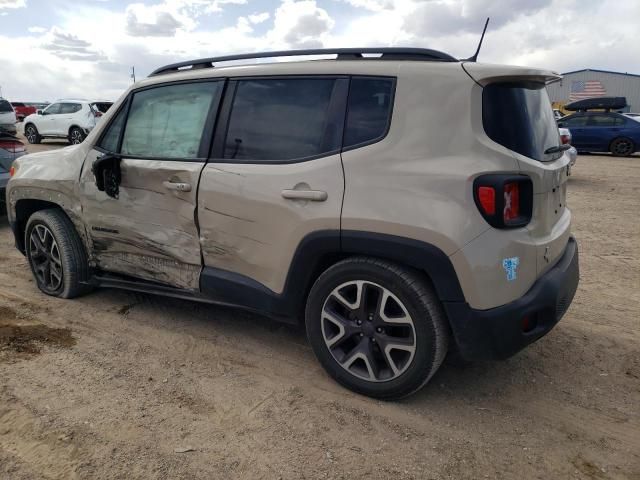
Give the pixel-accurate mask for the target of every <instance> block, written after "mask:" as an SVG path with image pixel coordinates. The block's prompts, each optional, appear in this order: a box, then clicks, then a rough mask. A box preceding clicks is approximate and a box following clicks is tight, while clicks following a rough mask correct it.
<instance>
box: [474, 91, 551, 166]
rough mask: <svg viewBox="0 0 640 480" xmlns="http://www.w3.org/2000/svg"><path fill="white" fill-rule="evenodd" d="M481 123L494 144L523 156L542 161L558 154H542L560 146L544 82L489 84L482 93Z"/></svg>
mask: <svg viewBox="0 0 640 480" xmlns="http://www.w3.org/2000/svg"><path fill="white" fill-rule="evenodd" d="M482 123H483V125H484V130H485V132H486V133H487V135H488V136H489V138H491V140H493V141H494V142H497V143H499V144H500V145H503V146H505V147H506V148H508V149H509V150H513V151H514V152H517V153H520V154H522V155H524V156H526V157H529V158H533V159H534V160H539V161H541V162H546V161H550V160H556V159H558V158H560V157H561V156H562V152H557V153H553V154H545V153H544V151H545V150H546V149H548V148H550V147H556V146H558V145H560V136H559V134H558V125H557V124H556V120H555V118H554V115H553V109H552V108H551V102H550V101H549V96H548V95H547V89H546V88H545V86H544V83H538V82H509V83H493V84H490V85H487V86H486V87H484V90H483V92H482Z"/></svg>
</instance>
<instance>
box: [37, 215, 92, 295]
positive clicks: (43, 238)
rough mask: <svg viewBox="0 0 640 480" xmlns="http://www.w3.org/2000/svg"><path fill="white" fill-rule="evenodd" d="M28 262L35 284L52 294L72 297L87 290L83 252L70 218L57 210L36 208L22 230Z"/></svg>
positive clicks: (87, 271) (85, 257)
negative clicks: (23, 230)
mask: <svg viewBox="0 0 640 480" xmlns="http://www.w3.org/2000/svg"><path fill="white" fill-rule="evenodd" d="M25 248H26V254H27V259H28V260H29V266H30V267H31V272H32V273H33V276H34V278H35V279H36V283H37V285H38V288H39V289H40V290H41V291H43V292H44V293H46V294H47V295H51V296H54V297H61V298H73V297H77V296H79V295H82V294H83V293H86V292H88V291H89V290H91V287H89V286H88V285H86V284H84V283H83V282H86V281H87V280H88V279H89V266H88V263H87V255H86V253H85V250H84V246H83V245H82V241H81V240H80V237H79V236H78V233H77V232H76V230H75V227H74V226H73V223H71V220H69V218H68V217H67V216H66V215H65V214H64V213H63V212H62V211H60V210H56V209H50V210H40V211H38V212H36V213H34V214H33V215H31V217H30V218H29V221H28V222H27V228H26V232H25Z"/></svg>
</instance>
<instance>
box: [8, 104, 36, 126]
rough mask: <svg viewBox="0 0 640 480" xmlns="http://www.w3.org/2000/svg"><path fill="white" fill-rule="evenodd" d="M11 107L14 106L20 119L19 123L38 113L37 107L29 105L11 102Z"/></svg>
mask: <svg viewBox="0 0 640 480" xmlns="http://www.w3.org/2000/svg"><path fill="white" fill-rule="evenodd" d="M11 105H12V106H13V110H14V111H15V112H16V117H18V121H19V122H21V121H22V120H24V119H25V117H28V116H29V115H31V114H32V113H36V110H37V109H36V107H35V106H33V105H31V104H29V103H23V102H11Z"/></svg>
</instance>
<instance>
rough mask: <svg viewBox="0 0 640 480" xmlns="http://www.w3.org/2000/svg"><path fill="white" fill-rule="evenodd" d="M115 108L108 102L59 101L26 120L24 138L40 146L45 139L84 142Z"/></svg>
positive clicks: (72, 142)
mask: <svg viewBox="0 0 640 480" xmlns="http://www.w3.org/2000/svg"><path fill="white" fill-rule="evenodd" d="M111 105H112V102H107V101H89V100H79V99H63V100H58V101H56V102H54V103H52V104H51V105H49V106H48V107H47V108H45V109H44V110H38V111H36V112H35V113H32V114H31V115H29V116H28V117H26V118H25V119H24V135H25V137H27V141H28V142H29V143H40V142H41V141H42V139H44V138H67V139H69V143H71V144H78V143H82V142H83V141H84V139H85V137H86V136H87V135H88V134H89V132H90V131H91V130H93V127H95V126H96V124H97V122H98V121H99V119H100V117H102V115H103V114H104V113H106V112H107V110H109V108H110V107H111Z"/></svg>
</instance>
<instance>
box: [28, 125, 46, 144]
mask: <svg viewBox="0 0 640 480" xmlns="http://www.w3.org/2000/svg"><path fill="white" fill-rule="evenodd" d="M24 136H25V137H27V141H28V142H29V143H32V144H33V143H40V141H41V140H42V137H41V136H40V134H39V133H38V129H37V128H36V126H35V125H32V124H29V125H27V126H26V127H25V129H24Z"/></svg>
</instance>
